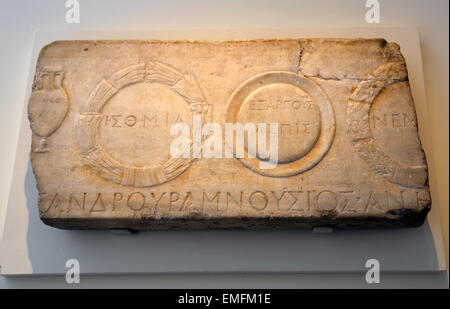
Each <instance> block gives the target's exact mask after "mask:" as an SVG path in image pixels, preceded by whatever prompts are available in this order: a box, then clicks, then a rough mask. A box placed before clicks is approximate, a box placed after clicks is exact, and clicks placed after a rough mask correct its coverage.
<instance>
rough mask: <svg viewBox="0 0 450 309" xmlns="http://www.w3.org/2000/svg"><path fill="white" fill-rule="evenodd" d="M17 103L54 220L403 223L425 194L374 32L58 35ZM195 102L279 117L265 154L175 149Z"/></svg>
mask: <svg viewBox="0 0 450 309" xmlns="http://www.w3.org/2000/svg"><path fill="white" fill-rule="evenodd" d="M55 107H57V108H55ZM28 111H29V118H30V124H31V128H32V131H33V145H32V153H31V156H32V162H33V170H34V173H35V175H36V178H37V183H38V189H39V192H40V199H39V209H40V214H41V218H42V219H43V220H44V222H45V223H47V224H50V225H53V226H56V227H60V228H133V229H161V228H164V229H165V228H182V229H184V228H214V227H225V228H233V227H246V228H271V227H311V226H335V227H379V226H396V227H400V226H416V225H420V224H421V223H422V222H423V220H424V219H425V217H426V213H427V212H428V210H429V207H430V204H431V199H430V194H429V189H428V173H427V167H426V161H425V157H424V154H423V151H422V149H421V144H420V140H419V138H418V134H417V119H416V113H415V109H414V102H413V98H412V96H411V92H410V88H409V82H408V74H407V68H406V64H405V61H404V58H403V56H402V55H401V53H400V47H399V46H398V45H397V44H395V43H388V42H386V41H385V40H383V39H342V40H341V39H283V40H275V39H273V40H271V39H266V40H249V41H245V40H243V41H196V42H195V41H72V42H69V41H67V42H64V41H62V42H55V43H53V44H50V45H48V46H46V47H45V48H43V50H42V51H41V54H40V58H39V60H38V65H37V70H36V75H35V82H34V85H33V93H32V95H31V97H30V103H29V106H28ZM195 115H197V116H199V117H201V119H202V121H203V122H204V123H206V122H214V123H217V124H219V125H222V126H223V125H224V124H225V123H235V122H241V123H248V122H251V123H255V122H264V123H269V122H271V123H278V125H279V132H278V141H279V151H278V157H279V159H278V165H277V166H276V167H275V168H273V169H262V168H261V167H260V161H261V158H260V157H259V156H258V154H256V158H250V157H249V156H248V154H249V153H251V152H252V150H251V147H249V145H248V144H247V140H244V141H243V142H242V143H243V144H244V146H245V149H246V155H247V156H246V157H244V158H240V159H236V158H205V157H203V158H198V159H192V158H181V159H174V158H172V157H171V154H170V151H169V149H170V144H171V142H172V141H173V139H174V137H173V136H171V135H170V132H169V131H170V127H171V125H173V124H174V123H177V122H185V123H188V124H190V123H192V118H193V117H194V116H195ZM223 148H226V145H224V146H223ZM247 150H248V151H247Z"/></svg>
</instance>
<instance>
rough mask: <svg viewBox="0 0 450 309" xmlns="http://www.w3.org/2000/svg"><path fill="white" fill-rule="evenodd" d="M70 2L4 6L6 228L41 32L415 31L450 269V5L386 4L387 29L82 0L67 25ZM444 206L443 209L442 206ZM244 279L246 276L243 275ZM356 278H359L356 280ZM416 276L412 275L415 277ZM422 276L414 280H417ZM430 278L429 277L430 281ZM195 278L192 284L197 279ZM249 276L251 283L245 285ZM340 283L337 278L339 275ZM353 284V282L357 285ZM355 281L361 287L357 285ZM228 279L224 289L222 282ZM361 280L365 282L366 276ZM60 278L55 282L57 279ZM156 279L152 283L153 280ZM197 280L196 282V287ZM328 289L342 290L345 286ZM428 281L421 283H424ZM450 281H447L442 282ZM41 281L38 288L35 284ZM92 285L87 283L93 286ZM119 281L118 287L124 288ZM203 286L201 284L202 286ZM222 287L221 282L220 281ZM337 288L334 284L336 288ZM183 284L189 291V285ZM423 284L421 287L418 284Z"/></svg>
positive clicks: (207, 281)
mask: <svg viewBox="0 0 450 309" xmlns="http://www.w3.org/2000/svg"><path fill="white" fill-rule="evenodd" d="M65 2H66V1H65V0H28V1H26V0H0V68H1V71H2V72H1V73H2V74H0V142H1V151H0V226H2V224H1V222H2V221H3V220H4V215H5V210H6V205H7V199H8V194H9V190H10V181H11V177H12V170H13V163H14V159H15V150H16V146H17V143H18V142H19V143H20V141H18V132H19V123H20V119H21V118H20V117H21V112H22V109H23V104H24V100H25V93H26V83H27V74H28V66H29V61H30V54H31V48H32V39H33V32H34V31H35V30H37V29H41V30H52V29H58V30H61V29H74V30H75V29H76V30H83V29H86V30H89V29H103V30H112V29H117V30H126V29H133V30H140V29H145V30H147V29H158V28H161V29H173V28H208V29H214V28H216V29H217V28H220V29H224V28H236V29H242V28H300V27H331V26H336V27H338V26H339V27H343V26H352V27H355V26H364V27H367V26H371V27H378V26H383V27H388V26H415V27H417V28H418V29H419V32H420V36H421V46H422V54H423V64H424V73H425V83H426V85H425V86H426V91H427V96H428V104H429V114H430V127H431V134H432V143H433V159H434V162H435V165H436V167H437V170H438V173H437V175H436V177H437V189H438V194H439V199H440V200H439V204H440V205H441V210H440V211H441V216H442V218H443V229H444V239H445V243H446V251H447V265H448V218H449V213H448V206H449V193H448V187H449V173H448V171H449V152H448V151H449V150H448V149H449V97H448V89H449V88H448V83H449V80H448V79H449V49H448V48H449V47H448V46H449V2H448V1H447V0H429V1H421V0H415V1H412V0H379V2H380V4H381V23H380V24H379V25H374V24H372V25H369V24H367V23H366V22H365V18H364V16H365V13H366V10H367V8H365V2H366V1H365V0H345V1H342V0H322V1H319V0H305V1H301V0H297V1H294V0H227V1H214V0H178V1H175V0H164V1H162V0H161V1H153V0H128V1H120V0H79V2H80V4H81V23H80V24H67V23H66V22H65V14H66V10H67V9H66V8H65ZM436 205H437V203H436ZM239 276H240V277H239ZM311 276H312V275H260V276H259V277H258V275H251V276H249V275H247V276H245V277H243V275H222V277H220V276H212V277H209V276H199V275H195V276H194V275H192V276H190V275H189V276H187V275H186V276H174V275H171V276H166V277H163V278H161V276H159V277H158V276H153V277H148V278H147V279H146V280H142V278H134V277H121V278H118V279H120V280H118V281H111V280H110V279H108V278H104V279H105V280H103V279H102V278H91V280H90V281H89V282H90V284H92V285H95V284H105V283H106V284H110V285H111V284H112V285H114V284H116V285H117V284H119V283H120V282H123V284H125V283H127V284H130V283H132V284H134V285H138V284H141V282H145V284H146V285H147V286H152V282H154V283H156V282H161V284H162V286H161V287H168V286H177V287H183V286H188V285H189V284H190V283H191V284H192V285H195V286H197V287H200V286H205V287H208V286H211V284H213V285H212V286H211V287H214V286H217V287H222V286H225V287H232V286H234V284H233V282H241V283H240V284H241V285H242V286H252V282H253V283H257V284H258V287H292V288H293V287H296V286H308V283H310V284H311V285H313V286H314V287H315V286H320V282H325V281H324V280H323V279H324V278H321V279H320V278H318V277H314V278H312V277H311ZM340 276H341V277H342V280H343V281H342V282H343V283H344V285H345V284H347V285H353V286H355V285H358V284H359V285H362V286H363V285H364V282H363V280H359V281H358V279H357V278H359V275H356V277H355V275H349V274H348V275H340ZM352 276H353V277H352ZM411 276H412V277H411ZM414 276H415V277H414ZM427 276H428V277H427ZM427 276H425V275H423V274H422V275H419V274H415V275H414V274H409V275H406V274H404V275H390V277H389V278H391V279H390V281H389V282H386V286H392V285H394V284H400V285H403V286H405V284H406V285H407V284H408V282H412V281H411V278H415V281H414V282H415V284H416V286H417V284H420V283H421V282H422V283H423V284H424V285H429V286H432V285H436V284H438V283H442V282H444V281H445V277H444V278H442V276H436V275H434V276H435V277H432V276H433V275H427ZM189 278H191V279H192V280H190V279H189ZM243 278H245V279H243ZM333 278H337V275H334V276H333ZM352 278H353V279H352ZM355 278H356V281H354V280H355ZM54 279H55V280H56V281H55V280H53V279H51V278H46V279H45V280H44V281H42V282H43V283H44V284H45V285H48V286H54V285H57V284H58V282H59V283H63V281H62V280H61V279H60V278H54ZM219 279H220V280H222V281H221V282H222V283H223V284H222V285H221V284H219V283H218V282H219V281H218V280H219ZM361 279H362V278H361ZM52 280H53V281H52ZM152 280H153V281H152ZM196 280H197V281H196ZM336 280H337V279H334V281H333V280H331V281H329V282H330V285H329V286H333V284H334V285H336V286H340V285H339V284H340V283H339V282H340V281H339V280H337V281H336ZM420 280H422V281H420ZM442 280H444V281H442ZM33 282H34V283H33ZM89 282H87V283H86V284H89ZM118 282H119V283H118ZM195 282H197V283H195ZM213 282H216V283H213ZM333 282H334V283H333ZM22 284H24V285H25V286H32V285H33V284H36V281H35V279H34V281H32V280H31V279H25V278H23V279H8V280H5V279H0V287H2V286H17V285H22ZM183 284H184V285H183ZM419 286H420V285H419ZM236 287H238V286H236Z"/></svg>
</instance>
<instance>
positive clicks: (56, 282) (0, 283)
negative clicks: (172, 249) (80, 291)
mask: <svg viewBox="0 0 450 309" xmlns="http://www.w3.org/2000/svg"><path fill="white" fill-rule="evenodd" d="M37 279H38V280H37ZM380 281H381V282H380V283H379V284H367V283H366V281H365V275H364V274H361V273H335V274H332V273H323V274H317V273H316V274H198V275H197V274H185V275H138V276H136V275H121V276H87V277H83V276H81V278H80V283H79V284H75V285H73V284H72V285H70V284H67V283H66V282H65V278H64V277H63V276H48V277H36V276H33V277H4V276H0V288H161V289H169V288H190V289H195V288H237V289H238V288H253V289H258V288H274V289H277V288H287V289H295V288H343V287H346V288H357V289H359V288H362V289H367V288H370V289H371V288H448V281H447V274H446V272H433V273H430V272H426V273H385V274H383V273H381V276H380Z"/></svg>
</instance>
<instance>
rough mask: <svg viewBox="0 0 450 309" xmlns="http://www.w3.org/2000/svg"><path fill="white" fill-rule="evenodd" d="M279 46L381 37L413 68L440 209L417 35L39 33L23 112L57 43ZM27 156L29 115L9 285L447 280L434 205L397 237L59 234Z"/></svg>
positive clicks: (10, 242)
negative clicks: (370, 274) (375, 270)
mask: <svg viewBox="0 0 450 309" xmlns="http://www.w3.org/2000/svg"><path fill="white" fill-rule="evenodd" d="M282 37H284V38H287V37H303V38H305V37H342V38H352V37H383V38H385V39H386V40H388V41H392V42H397V43H399V44H400V46H401V47H402V53H403V55H404V56H405V58H406V62H407V66H408V71H409V79H410V84H411V89H412V94H413V97H414V101H415V104H416V111H417V115H418V120H419V133H420V136H421V140H422V142H423V148H424V150H425V153H426V154H427V158H428V162H429V168H430V184H431V185H430V187H431V196H432V200H433V201H437V200H438V199H437V197H436V191H435V190H434V189H433V177H434V176H433V175H434V173H433V168H434V164H433V160H432V156H431V154H430V149H431V140H430V137H429V136H430V134H429V126H428V111H427V105H426V100H425V90H424V81H423V71H422V62H421V54H420V44H419V43H420V42H419V36H418V33H417V30H416V29H414V28H334V29H289V30H286V29H285V30H267V29H266V30H251V31H247V30H246V31H242V30H239V31H238V30H232V31H228V30H211V31H206V30H190V31H178V30H176V31H175V30H167V31H145V32H144V31H135V32H129V31H127V32H113V31H109V32H104V31H75V32H74V31H40V32H37V33H36V36H35V41H34V45H33V54H32V57H31V62H30V64H29V66H28V67H29V68H30V72H29V82H28V86H27V93H28V95H27V99H26V102H27V101H28V98H29V95H30V92H31V84H32V79H33V73H34V67H35V64H36V60H37V56H38V53H39V51H40V49H41V48H42V47H43V46H44V45H46V44H48V43H50V42H52V41H55V40H71V39H73V40H81V39H208V40H214V39H250V38H282ZM24 104H25V103H24ZM24 106H25V105H24ZM30 146H31V132H30V128H29V123H28V119H27V116H26V108H25V107H24V112H23V117H22V123H21V129H20V136H19V142H18V148H17V154H16V162H15V166H14V176H13V180H12V185H11V191H10V196H9V203H8V209H7V216H6V222H5V227H4V232H3V239H2V243H1V249H0V265H1V273H2V275H49V274H64V273H65V272H66V271H67V268H66V261H67V260H69V259H77V260H78V261H79V262H80V267H81V273H83V274H135V273H136V274H140V273H147V274H148V273H193V272H195V273H205V272H266V273H267V272H270V273H272V272H283V273H285V272H286V273H289V272H344V271H364V270H366V268H365V263H366V261H367V260H368V259H377V260H378V261H379V262H380V265H381V269H382V271H392V272H399V271H442V270H445V257H444V249H443V241H442V234H441V225H440V217H439V205H437V203H435V204H432V210H431V212H430V214H429V215H428V219H427V221H426V222H425V224H424V225H423V226H421V227H419V228H410V229H397V230H348V231H339V230H336V231H334V232H333V233H317V230H316V233H313V231H311V230H277V231H246V230H212V231H210V230H204V231H149V232H139V233H135V234H126V233H125V234H124V235H117V233H111V232H109V231H66V230H57V229H55V228H51V227H49V226H46V225H44V224H43V223H42V222H41V221H40V219H39V215H38V207H37V199H38V191H37V189H36V182H35V179H34V176H33V173H32V170H31V163H30V159H29V153H30Z"/></svg>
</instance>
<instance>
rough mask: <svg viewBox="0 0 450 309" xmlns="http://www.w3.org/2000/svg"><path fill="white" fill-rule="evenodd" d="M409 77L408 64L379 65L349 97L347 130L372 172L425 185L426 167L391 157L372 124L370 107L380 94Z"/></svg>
mask: <svg viewBox="0 0 450 309" xmlns="http://www.w3.org/2000/svg"><path fill="white" fill-rule="evenodd" d="M407 80H408V72H407V70H406V64H405V62H404V61H399V62H389V63H386V64H384V65H382V66H380V67H378V68H377V69H376V70H375V71H373V72H372V73H371V74H370V76H369V79H368V80H364V81H361V82H360V83H359V84H358V86H357V87H356V89H355V90H354V91H353V93H352V94H351V96H350V99H349V100H348V105H347V126H348V129H347V133H348V135H349V137H350V140H351V142H352V144H353V147H354V148H355V149H356V151H357V152H358V154H359V156H360V157H361V158H362V160H363V161H364V162H365V163H366V164H367V165H368V166H369V168H370V169H371V170H372V171H374V172H375V173H377V174H378V175H380V176H381V177H383V178H385V179H387V180H388V181H390V182H392V183H395V184H399V185H403V186H407V187H422V186H423V185H425V184H426V182H427V178H428V176H427V168H426V166H424V165H420V166H409V165H405V164H403V163H401V162H399V161H397V160H395V159H393V158H392V157H390V156H389V155H388V154H386V153H385V152H384V151H383V150H381V149H380V148H379V147H378V145H377V144H376V142H375V139H374V137H373V135H372V132H371V130H370V126H369V113H370V109H371V107H372V106H373V102H374V100H375V98H376V97H377V96H378V94H380V92H381V91H382V90H383V89H384V88H385V87H387V86H389V85H392V84H395V83H397V82H404V81H407Z"/></svg>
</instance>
